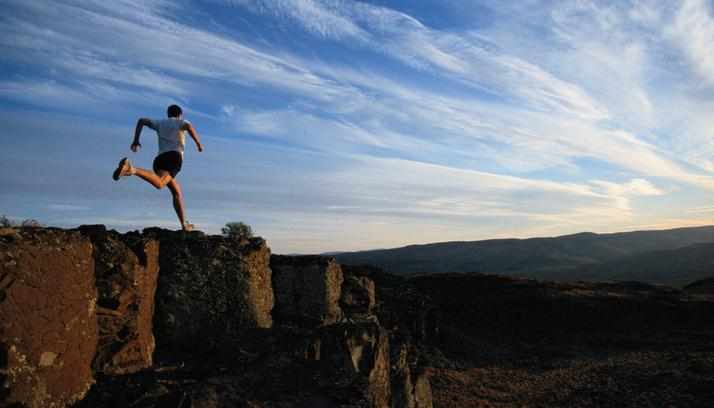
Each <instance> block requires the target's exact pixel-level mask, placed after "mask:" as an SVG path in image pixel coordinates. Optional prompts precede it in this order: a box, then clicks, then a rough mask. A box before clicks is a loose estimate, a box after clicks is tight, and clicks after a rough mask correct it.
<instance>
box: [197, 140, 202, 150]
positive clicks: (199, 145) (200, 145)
mask: <svg viewBox="0 0 714 408" xmlns="http://www.w3.org/2000/svg"><path fill="white" fill-rule="evenodd" d="M196 148H197V149H198V151H199V152H202V151H203V145H202V144H201V143H200V142H199V143H196Z"/></svg>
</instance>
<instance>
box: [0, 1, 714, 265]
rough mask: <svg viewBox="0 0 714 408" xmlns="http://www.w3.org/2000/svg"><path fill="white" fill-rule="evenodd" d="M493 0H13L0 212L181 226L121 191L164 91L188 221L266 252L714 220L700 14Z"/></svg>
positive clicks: (75, 221)
mask: <svg viewBox="0 0 714 408" xmlns="http://www.w3.org/2000/svg"><path fill="white" fill-rule="evenodd" d="M501 3H502V2H496V1H493V0H482V1H473V2H463V1H456V0H425V1H423V2H411V1H407V0H370V1H352V2H350V1H341V0H281V1H268V0H203V1H196V2H185V1H179V2H173V1H169V0H149V1H139V0H120V1H116V2H112V3H111V4H108V3H104V2H100V1H97V0H84V1H81V0H77V1H72V0H68V1H57V2H53V3H52V4H51V5H50V4H45V3H40V2H25V1H20V0H9V1H8V2H6V5H5V8H4V11H5V13H4V14H3V16H2V17H0V33H2V40H0V41H1V42H2V46H3V51H4V52H3V55H2V57H0V64H1V65H0V66H2V72H3V73H4V75H3V78H2V79H0V120H2V122H3V123H4V124H5V128H6V129H5V131H4V132H3V134H2V136H0V137H2V139H1V140H2V142H3V146H4V148H3V149H2V150H1V151H0V162H2V163H3V164H4V166H3V170H4V171H3V172H1V173H0V215H5V216H7V217H9V218H12V219H15V220H21V219H25V218H34V219H37V220H38V221H40V222H41V223H43V224H47V225H53V226H58V227H62V228H67V227H73V226H78V225H80V224H106V225H107V227H108V228H112V229H116V230H118V231H128V230H135V229H138V230H141V229H143V228H146V227H150V226H160V227H164V228H170V229H177V228H179V226H178V223H177V222H176V221H175V215H174V213H173V209H172V207H171V199H170V194H169V192H168V191H158V192H157V191H155V190H154V189H153V188H152V187H150V186H148V185H146V183H143V182H141V181H140V180H134V179H122V180H120V181H118V182H114V181H112V180H111V172H112V170H113V169H114V167H115V166H116V163H117V161H118V160H119V159H120V158H121V157H124V156H128V157H130V158H131V159H132V161H134V162H135V163H136V165H138V166H139V167H144V168H150V167H151V160H152V159H153V157H154V155H155V153H156V150H157V148H156V136H154V133H153V131H151V130H149V129H144V132H143V133H142V145H143V148H142V150H141V151H140V152H139V153H138V154H132V153H131V152H129V145H130V143H131V139H132V136H133V129H134V126H135V124H136V120H137V119H138V118H139V117H151V118H163V117H165V109H166V107H167V106H168V105H169V104H171V103H177V104H179V105H181V106H182V107H183V109H184V117H185V118H186V119H188V120H190V121H191V122H192V123H193V124H194V126H195V127H196V129H197V131H198V133H199V134H200V136H201V138H202V141H203V144H204V146H205V149H206V150H205V152H204V153H198V152H197V151H196V149H195V147H194V145H193V144H192V142H191V141H190V140H187V143H186V161H185V163H184V168H183V170H182V172H181V173H180V174H179V176H178V180H179V182H180V183H181V185H182V187H183V191H184V195H185V199H186V206H187V218H188V219H189V220H191V221H192V222H193V223H195V224H196V226H197V228H198V229H199V230H202V231H205V232H207V233H211V234H216V233H220V228H221V227H222V226H223V225H224V224H225V223H227V222H233V221H242V222H245V223H247V224H249V225H251V226H252V227H253V230H254V232H255V234H256V235H259V236H262V237H264V238H265V239H266V240H267V241H268V242H269V243H270V245H271V247H272V248H273V249H274V251H275V252H276V253H324V252H336V251H339V252H352V251H361V250H370V249H377V248H378V249H386V248H398V247H403V246H408V245H420V244H425V243H435V242H453V241H478V240H485V239H503V238H519V239H527V238H536V237H554V236H562V235H571V234H575V233H581V232H583V231H598V232H597V233H614V232H624V231H629V232H632V231H635V230H661V229H672V228H685V227H697V226H710V225H711V224H712V219H711V216H712V213H714V203H713V202H712V201H713V200H712V196H713V193H714V177H713V176H712V175H711V172H712V171H713V170H714V141H712V137H711V136H712V132H711V131H710V130H709V128H710V127H711V125H710V124H709V123H710V121H711V119H710V118H711V112H712V111H714V109H713V108H714V50H712V49H711V47H710V46H709V45H710V44H711V42H712V41H714V7H713V6H712V3H711V2H708V1H705V0H683V1H679V2H672V3H667V4H660V3H661V2H658V1H653V0H652V1H650V0H631V1H624V2H615V1H613V2H598V3H597V4H594V3H589V2H565V1H563V2H559V1H555V2H553V1H545V0H543V1H539V0H530V1H528V2H522V3H520V4H501ZM177 61H178V62H177Z"/></svg>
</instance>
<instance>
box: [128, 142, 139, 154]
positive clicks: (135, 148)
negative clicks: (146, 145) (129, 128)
mask: <svg viewBox="0 0 714 408" xmlns="http://www.w3.org/2000/svg"><path fill="white" fill-rule="evenodd" d="M140 148H141V143H139V142H134V143H132V144H131V147H130V149H131V151H132V152H134V153H136V152H138V151H139V149H140Z"/></svg>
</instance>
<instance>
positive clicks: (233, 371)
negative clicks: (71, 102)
mask: <svg viewBox="0 0 714 408" xmlns="http://www.w3.org/2000/svg"><path fill="white" fill-rule="evenodd" d="M376 286H377V285H375V279H374V277H373V276H372V274H371V272H370V271H368V270H367V271H365V270H361V269H359V268H352V267H350V268H347V270H346V271H345V272H344V273H343V270H342V268H341V266H340V265H339V264H337V263H336V262H335V260H334V258H330V257H321V256H272V257H271V254H270V249H269V248H268V246H267V244H266V243H265V241H264V240H262V239H261V238H253V239H249V240H246V239H243V240H234V239H228V238H225V237H220V236H206V235H204V234H203V233H200V232H192V233H184V232H173V231H166V230H161V229H155V228H154V229H147V230H145V231H144V232H142V233H139V232H130V233H126V234H119V233H117V232H116V231H107V230H106V228H105V227H104V226H101V225H95V226H82V227H80V228H78V229H77V230H69V231H67V230H59V229H41V228H39V229H30V228H24V229H12V228H10V229H0V380H1V384H2V388H0V406H17V407H29V408H39V407H57V408H61V407H67V406H72V405H73V404H74V405H73V406H74V407H75V408H90V407H92V408H94V407H126V406H141V407H146V408H150V407H161V406H181V407H186V406H191V407H233V406H248V407H278V406H279V407H345V408H347V407H350V408H357V407H364V408H389V407H393V408H402V407H409V408H422V407H430V406H431V402H430V394H429V392H428V391H429V381H428V377H426V376H425V375H422V374H415V373H421V371H419V370H420V367H419V365H418V364H417V361H418V358H416V356H417V355H416V354H415V353H417V351H416V348H414V347H412V346H410V345H409V344H408V341H409V340H408V339H406V340H405V338H404V336H401V335H395V333H392V332H390V331H388V330H386V329H385V328H384V327H382V326H381V325H380V318H378V315H380V314H382V313H383V312H382V311H380V303H379V302H378V296H377V288H376ZM395 344H397V345H399V346H398V347H401V346H402V345H403V346H404V347H403V349H400V350H401V351H399V352H398V353H397V355H396V357H394V352H393V350H394V347H395V346H394V345H395ZM390 350H392V351H391V352H390ZM395 358H396V360H395ZM394 361H396V363H395V364H392V363H393V362H394ZM95 380H96V383H95ZM93 383H94V385H93V386H92V384H93ZM90 387H91V389H90ZM427 400H428V401H427ZM11 404H15V405H11Z"/></svg>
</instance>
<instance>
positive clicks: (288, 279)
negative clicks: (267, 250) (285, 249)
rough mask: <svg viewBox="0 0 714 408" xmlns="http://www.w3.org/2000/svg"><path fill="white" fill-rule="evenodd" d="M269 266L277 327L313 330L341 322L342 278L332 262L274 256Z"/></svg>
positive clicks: (311, 258)
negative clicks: (291, 326)
mask: <svg viewBox="0 0 714 408" xmlns="http://www.w3.org/2000/svg"><path fill="white" fill-rule="evenodd" d="M270 266H271V268H272V269H273V288H274V290H275V309H274V310H273V316H275V319H276V321H277V322H278V323H281V324H285V323H288V322H290V323H293V324H297V325H299V326H304V327H317V326H323V325H329V324H333V323H336V322H338V321H339V320H340V319H341V318H342V310H341V309H340V297H341V296H342V281H343V276H342V269H341V268H340V265H339V264H338V263H337V262H336V261H335V259H334V258H328V257H321V256H281V255H274V256H273V257H272V258H271V260H270Z"/></svg>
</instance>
